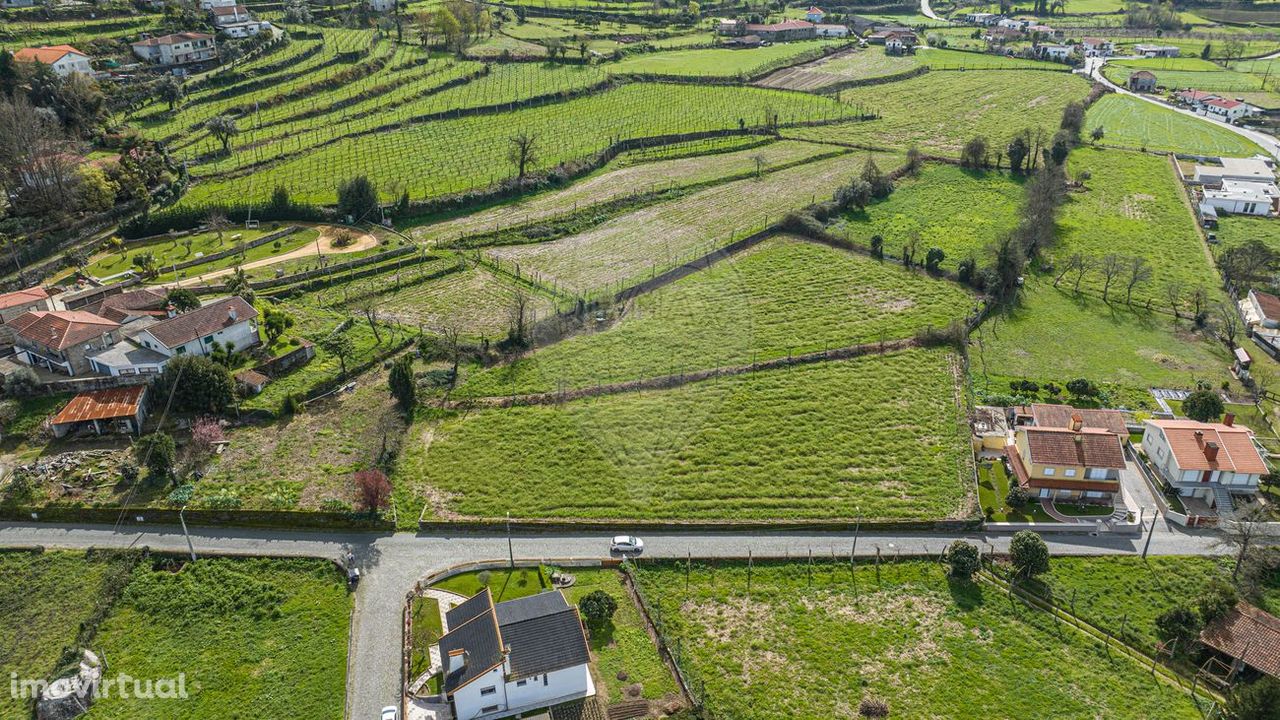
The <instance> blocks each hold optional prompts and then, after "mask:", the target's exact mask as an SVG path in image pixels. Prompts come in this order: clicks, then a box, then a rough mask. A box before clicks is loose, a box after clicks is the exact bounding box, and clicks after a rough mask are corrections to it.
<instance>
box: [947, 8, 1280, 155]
mask: <svg viewBox="0 0 1280 720" xmlns="http://www.w3.org/2000/svg"><path fill="white" fill-rule="evenodd" d="M923 1H924V0H922V2H923ZM1111 59H1112V60H1123V59H1124V58H1111ZM1106 64H1107V58H1086V59H1085V61H1084V75H1085V76H1086V77H1089V78H1090V79H1092V80H1094V81H1095V82H1100V83H1102V84H1103V85H1106V86H1107V87H1108V88H1110V89H1111V90H1113V91H1115V92H1117V93H1119V94H1121V95H1128V96H1129V97H1135V98H1138V99H1139V100H1142V101H1143V102H1149V103H1151V104H1152V105H1158V106H1160V107H1162V108H1165V109H1166V110H1172V111H1174V112H1178V113H1182V114H1183V115H1186V116H1187V117H1193V118H1196V119H1197V120H1200V121H1201V122H1207V123H1213V124H1214V125H1216V126H1218V127H1221V128H1225V129H1227V130H1230V131H1231V132H1233V133H1235V134H1237V135H1239V136H1241V137H1244V138H1248V139H1249V140H1252V141H1253V142H1255V143H1257V144H1258V146H1259V147H1261V148H1262V149H1263V150H1266V151H1267V152H1268V153H1270V154H1271V157H1273V158H1275V159H1277V160H1280V142H1277V141H1276V139H1275V138H1274V137H1272V136H1271V135H1267V134H1266V133H1261V132H1258V131H1256V130H1250V129H1248V128H1242V127H1239V126H1236V125H1231V124H1228V123H1224V122H1218V121H1216V120H1210V119H1209V118H1206V117H1205V116H1203V115H1197V114H1196V113H1193V112H1191V111H1190V110H1187V109H1186V108H1180V107H1174V106H1173V105H1169V104H1167V103H1163V102H1160V101H1159V100H1156V99H1155V98H1153V97H1149V96H1147V95H1144V94H1142V93H1135V92H1130V91H1129V90H1127V89H1125V88H1122V87H1120V86H1119V85H1117V84H1115V83H1113V82H1111V81H1110V80H1108V79H1107V78H1106V76H1104V75H1103V74H1102V66H1104V65H1106Z"/></svg>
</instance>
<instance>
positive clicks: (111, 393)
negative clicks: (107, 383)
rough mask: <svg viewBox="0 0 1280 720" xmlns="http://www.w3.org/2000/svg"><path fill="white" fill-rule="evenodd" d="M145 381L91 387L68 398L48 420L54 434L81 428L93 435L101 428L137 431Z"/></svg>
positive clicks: (142, 412)
mask: <svg viewBox="0 0 1280 720" xmlns="http://www.w3.org/2000/svg"><path fill="white" fill-rule="evenodd" d="M146 396H147V386H146V385H131V386H129V387H118V388H107V389H105V390H90V391H89V392H83V393H80V394H79V395H77V396H75V397H73V398H71V402H69V403H67V404H66V405H65V406H63V408H62V409H61V410H59V411H58V414H57V415H55V416H53V419H51V420H50V421H49V424H50V426H52V428H53V434H54V436H55V437H64V436H66V435H67V434H68V433H71V432H75V431H79V430H84V431H89V432H92V433H93V434H94V435H101V434H102V433H104V432H118V433H134V434H136V433H140V432H142V423H143V422H145V421H146V417H147V410H146V405H145V404H144V403H143V400H144V399H145V398H146Z"/></svg>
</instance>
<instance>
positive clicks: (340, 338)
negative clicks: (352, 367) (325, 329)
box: [320, 333, 356, 376]
mask: <svg viewBox="0 0 1280 720" xmlns="http://www.w3.org/2000/svg"><path fill="white" fill-rule="evenodd" d="M320 349H321V350H324V351H325V352H327V353H329V354H330V355H333V356H334V357H336V358H338V362H339V363H341V364H342V374H343V375H344V376H345V375H346V374H347V359H348V358H350V357H351V356H352V355H354V354H355V352H356V346H355V343H353V342H352V341H351V338H350V337H348V336H347V334H346V333H333V334H332V335H330V336H329V337H326V338H325V339H323V340H321V341H320Z"/></svg>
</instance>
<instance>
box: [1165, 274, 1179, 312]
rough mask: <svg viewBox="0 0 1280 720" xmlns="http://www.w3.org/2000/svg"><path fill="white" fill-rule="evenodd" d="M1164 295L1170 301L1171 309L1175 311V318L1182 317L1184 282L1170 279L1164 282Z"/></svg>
mask: <svg viewBox="0 0 1280 720" xmlns="http://www.w3.org/2000/svg"><path fill="white" fill-rule="evenodd" d="M1164 297H1165V299H1166V300H1168V301H1169V309H1170V310H1172V311H1173V317H1174V319H1175V320H1176V319H1178V318H1181V317H1182V282H1181V281H1179V280H1170V281H1169V282H1167V283H1165V284H1164Z"/></svg>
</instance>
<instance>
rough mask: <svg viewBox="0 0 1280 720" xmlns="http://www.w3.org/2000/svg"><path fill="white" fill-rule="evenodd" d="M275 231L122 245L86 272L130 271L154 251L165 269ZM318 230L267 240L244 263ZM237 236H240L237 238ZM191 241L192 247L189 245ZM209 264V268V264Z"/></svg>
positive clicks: (303, 240) (104, 274) (288, 246)
mask: <svg viewBox="0 0 1280 720" xmlns="http://www.w3.org/2000/svg"><path fill="white" fill-rule="evenodd" d="M272 232H275V230H272V229H271V228H266V227H264V228H260V229H257V230H246V229H244V228H229V229H227V230H226V231H224V232H223V235H222V240H221V241H219V240H218V235H217V233H213V232H197V233H192V234H191V235H188V236H186V237H172V238H163V239H157V240H153V241H148V242H145V243H132V244H129V245H125V246H123V247H122V248H121V250H122V251H123V252H117V251H115V250H110V251H107V252H103V253H100V254H98V255H95V256H94V257H93V258H92V260H91V262H90V263H89V264H88V265H87V266H85V269H84V271H85V273H86V274H88V275H91V276H93V277H96V278H105V277H110V276H114V275H118V274H120V273H122V272H125V271H126V270H136V269H137V268H136V267H135V266H134V264H133V259H134V258H135V257H137V256H139V255H143V254H145V253H150V254H151V255H152V257H154V258H155V261H156V267H158V268H159V269H161V270H164V269H165V268H166V266H170V265H172V264H174V263H181V262H188V261H191V260H197V259H199V257H200V256H203V255H212V254H214V253H216V252H222V251H224V250H231V249H233V248H235V247H236V245H237V244H238V243H242V242H243V243H249V242H253V241H254V240H257V239H258V238H260V237H262V236H263V235H268V234H270V233H272ZM317 235H318V233H317V232H316V231H315V230H310V229H307V228H300V229H299V231H298V232H295V233H292V234H290V235H286V236H284V237H282V238H280V239H279V241H278V242H279V243H280V247H276V246H275V243H267V244H265V245H260V246H258V247H256V248H253V249H250V250H247V251H246V252H245V254H244V260H243V261H244V262H248V261H250V260H258V259H260V258H264V257H270V256H272V255H276V254H279V253H284V252H289V251H290V250H294V249H297V248H299V247H301V246H303V245H305V244H306V243H307V242H310V241H314V240H315V239H316V237H317ZM236 236H239V238H237V237H236ZM188 242H189V243H190V247H188ZM235 257H238V256H233V257H232V258H227V259H225V260H223V261H219V262H218V263H216V264H210V263H202V264H200V265H197V266H195V267H192V268H191V269H189V270H186V271H183V272H184V273H187V274H199V273H201V272H206V271H208V270H214V269H217V268H218V267H224V266H226V263H227V262H230V261H231V260H232V259H233V258H235ZM206 265H208V267H205V266H206Z"/></svg>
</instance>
